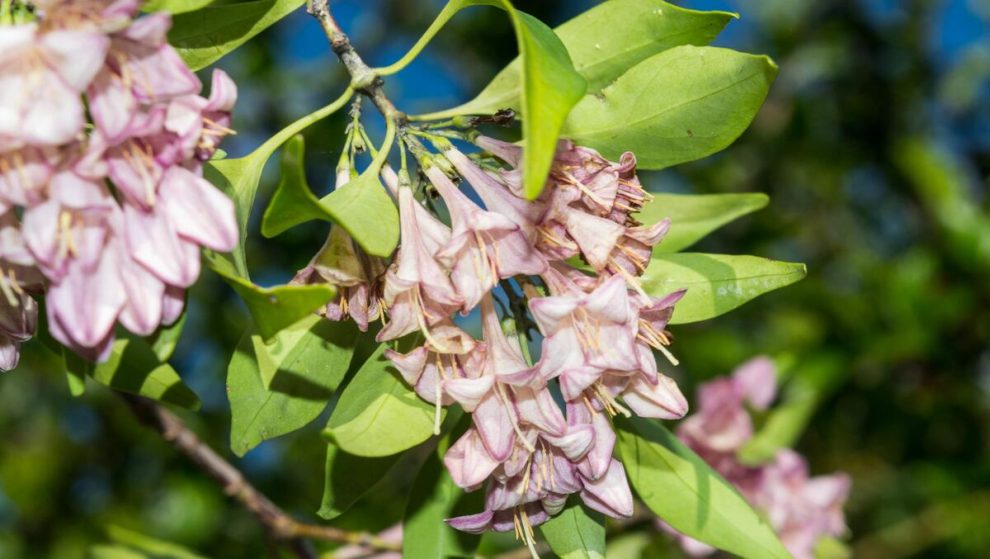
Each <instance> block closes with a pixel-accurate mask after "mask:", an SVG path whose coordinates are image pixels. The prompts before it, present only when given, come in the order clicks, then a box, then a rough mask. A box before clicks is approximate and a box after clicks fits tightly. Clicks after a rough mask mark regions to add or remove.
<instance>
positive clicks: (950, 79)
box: [0, 0, 990, 559]
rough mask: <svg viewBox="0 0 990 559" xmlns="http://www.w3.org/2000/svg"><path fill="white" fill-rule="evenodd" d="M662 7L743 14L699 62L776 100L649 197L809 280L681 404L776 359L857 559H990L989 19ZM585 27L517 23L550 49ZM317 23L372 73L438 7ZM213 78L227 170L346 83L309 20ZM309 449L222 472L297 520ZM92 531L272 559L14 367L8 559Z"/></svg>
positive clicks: (415, 74)
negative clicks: (739, 368) (221, 95)
mask: <svg viewBox="0 0 990 559" xmlns="http://www.w3.org/2000/svg"><path fill="white" fill-rule="evenodd" d="M676 3H678V4H680V5H683V6H686V7H693V8H698V9H727V10H731V11H736V12H740V14H741V16H742V17H741V19H740V20H738V21H734V22H732V23H731V24H730V25H729V27H728V29H727V30H726V31H725V32H724V33H723V34H722V35H721V36H720V37H719V39H718V40H717V41H716V44H717V45H721V46H728V47H732V48H735V49H738V50H744V51H749V52H756V53H767V54H770V55H771V56H772V57H773V58H774V59H775V60H776V61H777V62H778V63H779V65H780V76H779V78H778V80H777V82H776V84H775V85H774V87H773V89H772V90H771V94H770V98H769V99H768V101H767V103H766V105H765V106H764V107H763V109H762V111H761V112H760V114H759V116H758V117H757V119H756V121H755V122H754V124H753V126H752V127H751V128H750V130H749V131H747V132H746V133H745V134H744V135H743V136H742V137H741V138H740V139H739V140H738V141H737V142H736V143H735V144H734V145H732V146H731V147H730V148H729V149H727V150H725V151H724V152H722V153H720V154H718V155H716V156H714V157H711V158H708V159H706V160H704V161H700V162H695V163H691V164H687V165H682V166H679V167H677V168H674V169H669V170H665V171H661V172H651V173H643V174H642V175H641V178H643V179H644V181H645V182H646V183H647V184H649V185H650V187H651V188H652V189H655V190H665V191H671V192H694V193H722V192H766V193H767V194H769V195H770V197H771V203H770V206H769V207H768V208H767V209H765V210H763V211H761V212H759V213H757V214H754V215H753V216H750V217H747V218H744V219H742V220H740V221H739V222H736V223H734V224H732V225H731V226H729V227H727V228H725V229H723V230H721V231H719V232H717V233H716V234H715V235H713V236H712V237H710V238H708V239H706V240H704V241H703V242H702V243H701V244H700V245H698V246H697V247H696V248H697V249H699V250H704V251H707V252H726V253H740V254H759V255H765V256H770V257H773V258H779V259H783V260H790V261H802V262H806V263H807V264H808V268H809V275H808V278H807V279H805V280H804V281H802V282H800V283H799V284H797V285H795V286H792V287H789V288H786V289H784V290H782V291H779V292H774V293H772V294H770V295H767V296H764V297H763V298H760V299H757V300H756V301H754V302H752V303H750V304H748V305H746V306H744V307H743V308H741V309H739V310H738V311H735V312H733V313H731V314H729V315H727V316H724V317H721V318H719V319H716V320H713V321H709V322H705V323H700V324H696V325H691V326H686V327H678V328H676V329H675V330H674V333H675V335H676V337H677V343H676V349H677V354H678V356H679V357H680V358H681V360H682V362H683V363H684V365H683V366H682V368H681V369H682V370H681V377H680V378H681V379H683V380H682V382H683V385H684V386H685V387H686V388H685V391H686V392H687V393H689V394H690V393H692V392H693V389H692V388H691V386H692V384H693V383H694V382H697V381H700V380H703V379H706V378H709V377H713V376H716V375H721V374H725V373H727V372H728V371H729V370H731V368H732V367H733V366H734V365H735V364H737V363H739V362H741V361H743V360H744V359H746V358H748V357H751V356H753V355H756V354H760V353H768V354H770V355H773V356H775V357H777V358H779V359H780V360H781V362H782V363H786V364H788V369H789V371H790V374H791V377H792V378H793V379H802V378H804V379H811V380H810V381H808V382H810V385H811V386H814V387H815V389H814V391H812V392H810V395H809V396H808V397H807V400H808V401H807V402H805V404H804V408H803V409H805V410H806V412H807V413H810V414H811V416H810V423H809V426H808V428H807V430H806V431H805V432H804V433H803V435H802V436H801V437H800V439H799V442H798V445H797V448H798V449H799V450H800V451H801V452H802V453H805V454H806V455H807V456H808V457H809V459H810V461H811V464H812V469H813V472H814V473H828V472H832V471H836V470H843V471H846V472H849V473H850V474H851V475H852V477H853V480H854V489H853V494H852V497H851V499H850V501H849V503H848V506H847V509H846V510H847V516H848V522H849V526H850V529H851V535H850V537H849V542H850V546H851V549H852V550H853V552H854V556H855V557H862V558H864V559H874V558H876V559H881V558H882V559H894V558H900V557H930V558H950V559H951V558H982V557H988V556H990V281H988V277H990V200H988V199H987V198H988V196H987V194H988V190H990V189H988V185H990V183H988V177H990V1H988V0H761V1H759V2H742V1H722V0H708V1H704V0H697V1H687V0H684V1H678V2H676ZM592 4H593V2H587V1H574V0H531V1H521V0H520V1H517V2H516V5H517V6H518V7H520V8H521V9H524V10H526V11H529V12H531V13H533V14H535V15H537V16H538V17H540V18H541V19H543V20H544V21H546V22H547V23H549V24H552V25H555V24H557V23H560V22H562V21H565V20H566V19H568V18H569V17H571V16H573V15H575V14H577V13H579V12H580V11H582V10H583V9H586V8H587V7H589V6H591V5H592ZM331 6H332V7H333V8H334V10H335V13H336V15H337V16H338V19H339V20H340V22H341V24H342V25H343V27H344V29H345V30H347V31H348V32H349V34H350V35H351V36H352V39H353V41H354V43H355V44H356V46H357V47H358V48H359V49H360V51H361V52H362V53H363V54H364V55H365V57H366V58H367V59H368V61H369V63H371V64H373V65H374V64H379V65H380V64H385V63H389V62H391V61H393V60H395V59H397V58H398V57H399V56H401V54H402V53H403V52H404V51H405V49H406V48H407V47H408V46H409V45H410V44H411V43H412V42H413V41H414V40H415V38H416V37H417V36H418V34H419V33H420V32H421V30H422V29H424V28H425V27H426V26H427V25H428V24H429V22H430V21H431V19H432V17H433V15H434V14H435V13H436V12H437V11H438V10H439V8H440V6H441V2H438V1H434V0H331ZM511 33H512V32H511V28H510V27H509V26H508V24H507V23H506V21H505V19H504V17H503V16H502V15H501V14H499V13H498V12H496V11H492V10H481V9H478V10H471V11H468V12H465V13H463V14H461V15H459V16H458V17H457V18H455V19H454V20H453V22H452V23H451V24H449V25H448V27H447V29H445V30H444V32H443V33H442V34H441V35H440V36H439V38H438V39H437V40H435V41H434V43H433V44H432V46H431V47H430V48H429V49H428V50H427V51H426V52H425V54H424V55H422V56H421V57H420V58H419V59H418V60H417V61H416V62H415V63H414V64H412V65H411V66H410V67H409V68H408V69H407V70H406V71H405V72H403V73H402V74H400V75H399V76H395V77H392V78H389V80H388V83H387V91H388V93H389V95H390V96H391V97H392V98H393V99H394V100H395V101H396V104H397V105H398V106H399V107H400V108H402V109H404V110H406V111H408V112H412V113H415V112H420V111H425V110H428V109H439V108H443V107H445V106H450V105H452V104H455V103H457V102H460V101H464V100H467V99H468V98H470V97H471V96H472V95H473V94H474V93H475V92H476V91H478V90H479V89H480V88H481V86H482V85H484V84H485V83H486V82H487V80H488V79H490V77H491V76H492V75H494V73H495V72H496V71H497V70H498V69H499V68H500V67H501V66H502V65H503V64H504V63H506V62H507V61H508V60H510V59H511V58H512V57H513V56H514V55H515V52H514V48H515V47H514V44H515V43H514V40H513V38H512V34H511ZM219 65H220V67H222V68H224V69H225V70H227V71H228V72H229V73H230V74H231V75H232V76H233V77H234V79H235V80H236V81H237V82H238V84H239V85H240V92H241V101H240V103H239V106H238V109H237V113H236V118H235V128H236V129H237V130H239V135H238V136H236V137H234V138H233V139H232V140H231V141H230V142H229V143H228V144H227V145H226V148H227V150H228V151H229V152H230V153H231V154H232V155H235V156H236V155H240V154H243V153H246V152H248V151H250V150H251V149H252V148H253V147H254V146H256V145H257V144H259V143H260V142H261V141H262V140H263V139H264V138H265V137H267V135H269V134H271V133H272V132H273V131H274V130H277V129H278V128H280V127H282V126H284V125H285V124H286V123H288V122H290V121H291V120H293V119H295V118H297V117H298V116H300V115H303V114H306V113H308V112H310V111H311V110H313V109H315V108H317V107H319V106H321V105H323V104H324V103H326V102H327V100H330V99H332V98H334V97H336V95H337V93H338V92H339V91H341V90H342V88H343V87H344V85H345V82H346V80H345V77H344V74H343V72H342V70H341V68H340V66H339V64H338V63H337V62H336V60H335V58H334V57H333V56H332V53H330V51H329V49H328V47H327V45H326V42H325V39H324V37H323V35H322V32H321V31H320V29H319V26H318V25H317V24H316V23H315V22H314V21H311V20H310V19H309V18H308V16H306V15H305V13H303V12H299V13H297V14H294V15H293V16H290V17H289V18H287V19H286V20H284V21H283V22H281V23H280V24H278V25H277V26H275V27H274V28H272V29H270V30H268V31H266V32H265V33H264V34H262V35H261V36H260V37H259V38H258V39H257V40H254V41H251V42H250V43H248V44H247V45H246V46H244V47H242V48H241V49H239V50H238V51H237V52H236V53H234V54H233V55H230V56H228V57H226V58H225V59H223V60H222V61H221V62H220V64H219ZM369 124H370V125H371V129H372V131H373V132H374V131H375V123H374V122H373V121H371V122H370V123H369ZM342 127H343V121H342V119H341V118H331V119H329V120H327V121H324V122H323V123H320V124H319V125H318V126H315V127H313V128H312V129H311V130H310V131H309V132H307V149H308V153H307V159H308V171H309V178H310V182H311V184H313V185H314V187H316V188H323V189H327V188H329V184H330V180H331V176H332V173H331V170H332V167H333V165H334V164H335V162H336V159H337V156H338V155H339V150H340V145H341V142H340V138H341V132H342ZM275 167H277V166H276V165H270V166H269V169H268V174H266V180H265V181H264V183H263V190H262V193H261V196H260V201H261V202H262V203H263V202H264V201H266V199H267V196H268V194H270V192H271V188H272V186H273V183H274V179H275V176H274V175H275V172H276V169H275ZM254 230H255V231H256V230H257V229H256V228H255V229H254ZM324 234H325V226H320V225H309V226H304V227H300V228H297V229H294V230H292V231H291V232H289V233H287V234H286V235H283V236H282V237H280V238H278V239H276V240H270V241H269V240H261V239H260V238H256V239H252V241H251V242H250V244H249V261H250V262H251V263H252V267H253V268H254V272H253V273H254V275H255V276H256V279H258V280H259V281H260V282H262V283H264V282H276V281H285V280H286V279H287V278H288V277H290V276H291V274H292V273H293V271H294V270H296V269H298V268H300V267H301V266H303V265H305V263H306V261H307V260H308V259H309V256H310V255H311V254H312V253H313V252H314V251H315V250H316V249H317V248H318V247H319V246H320V244H321V243H322V239H323V235H324ZM192 299H193V301H192V304H191V305H190V306H191V313H190V316H189V320H188V323H187V326H186V330H185V333H184V335H183V338H182V340H181V342H180V347H179V350H178V352H177V356H176V358H175V359H174V364H175V365H176V368H177V369H179V370H180V372H181V373H182V374H183V376H184V378H185V379H186V381H187V383H188V384H189V385H190V386H191V387H192V388H193V389H194V390H195V391H196V392H197V393H198V394H199V395H200V396H201V398H202V399H203V402H204V405H203V409H202V411H201V412H200V413H198V414H183V415H184V417H185V418H186V419H187V420H188V421H189V422H190V424H191V425H193V426H194V428H195V429H196V430H197V431H198V432H199V433H200V434H202V435H203V437H204V438H205V439H206V440H208V441H209V442H211V443H212V444H213V445H214V446H215V447H216V448H219V449H223V450H224V451H225V452H226V448H227V438H228V436H229V425H230V418H229V408H228V405H227V401H226V396H225V392H224V378H225V375H226V360H227V358H228V356H229V355H230V354H231V352H232V348H233V345H234V344H235V343H236V342H237V339H238V338H239V336H240V333H241V330H242V329H243V325H244V323H245V316H246V313H245V311H244V309H243V307H242V306H241V305H240V304H239V302H238V301H237V299H236V297H234V296H233V294H232V293H231V291H230V290H229V289H228V288H227V287H226V286H224V285H223V284H222V283H220V282H219V281H217V280H216V279H215V278H214V277H204V280H203V281H202V282H201V284H200V285H198V286H197V287H196V288H195V289H194V290H193V293H192ZM321 423H322V421H320V420H318V421H317V422H315V423H314V424H313V425H311V426H310V427H309V428H307V429H305V430H302V431H299V432H297V433H295V434H292V435H290V436H287V437H284V438H282V439H278V440H275V441H271V442H268V443H265V444H263V445H261V446H260V447H259V448H258V449H256V450H254V451H253V452H251V453H250V454H248V455H247V457H246V458H244V459H243V460H236V463H237V464H238V465H239V466H240V467H242V468H243V470H244V471H245V472H246V473H247V475H248V477H249V478H250V480H251V481H252V482H254V483H255V484H256V485H257V486H258V487H259V488H261V489H262V490H264V491H266V492H268V493H269V494H270V495H272V496H274V498H275V500H276V501H277V502H278V503H279V504H281V505H282V506H284V507H285V508H286V509H287V510H289V511H291V512H293V513H294V514H296V515H297V516H298V517H300V518H304V519H309V520H315V515H314V512H315V510H316V509H317V508H318V506H319V502H320V497H321V495H322V491H323V461H324V451H325V447H324V446H323V443H322V442H321V440H320V438H319V434H318V431H319V428H320V426H321ZM227 454H228V455H229V452H227ZM411 461H413V462H414V460H413V459H411ZM414 466H415V464H414V463H412V464H410V467H409V468H403V467H401V466H400V468H397V469H396V470H395V471H393V473H392V475H391V476H390V477H389V478H388V479H387V480H385V482H383V483H382V484H381V485H380V486H379V487H378V488H376V489H375V490H374V491H373V492H372V493H371V494H370V495H369V496H368V498H367V499H366V504H364V505H359V506H356V507H355V508H354V510H352V511H351V512H348V513H347V514H345V515H344V516H342V517H341V518H340V519H338V521H336V522H337V524H338V525H340V526H343V527H351V528H362V529H377V528H384V527H387V526H388V525H390V524H391V523H393V522H395V521H396V520H398V519H399V518H400V517H401V512H402V506H403V500H404V499H403V497H402V496H404V495H405V494H406V493H407V490H408V487H409V484H410V483H411V477H412V474H413V473H414V470H415V467H414ZM108 526H120V527H124V528H128V529H132V530H137V531H139V532H143V533H145V534H150V535H153V536H154V537H156V538H160V539H163V540H168V541H172V542H176V543H180V544H182V545H184V546H187V547H188V548H190V549H195V550H196V551H197V552H199V553H201V554H202V555H204V556H208V557H223V558H242V557H263V556H266V553H267V552H266V551H265V550H266V544H265V540H264V535H263V532H262V530H261V529H260V528H259V526H258V525H257V524H256V523H255V521H254V519H253V518H252V517H251V516H250V515H249V514H248V513H246V512H244V511H243V510H241V509H240V508H238V507H237V506H236V505H233V504H232V503H231V502H230V501H228V500H227V499H226V498H225V497H224V495H223V494H222V493H221V492H220V491H219V489H218V488H217V487H216V486H215V485H214V484H212V483H211V482H210V481H209V480H207V479H205V478H204V477H203V476H202V475H201V474H200V472H199V471H198V470H196V469H195V468H193V467H191V466H190V465H189V464H188V463H187V462H185V461H184V460H183V459H182V458H181V457H179V456H176V455H175V454H174V453H173V452H172V451H171V449H170V448H169V447H168V446H167V445H165V444H164V443H162V442H161V441H160V440H159V439H158V438H157V436H156V435H154V434H153V433H151V432H150V431H146V430H145V429H144V428H143V427H141V426H139V425H137V424H136V423H135V421H134V419H133V418H132V416H131V415H130V412H129V411H128V410H127V408H126V407H125V406H124V405H123V404H122V402H121V401H119V399H118V398H116V397H115V396H113V395H112V394H110V393H109V392H108V391H107V390H105V389H102V388H100V387H97V386H92V387H91V388H90V390H88V392H87V394H86V395H85V396H83V397H81V398H79V399H73V398H71V397H70V396H69V393H68V389H67V387H66V381H65V377H64V375H63V374H62V373H61V371H60V369H59V367H58V363H57V362H56V361H54V360H53V359H52V358H51V356H50V355H47V354H45V353H44V350H43V349H41V348H40V347H35V346H29V347H28V349H27V351H26V355H25V358H24V365H23V366H22V367H21V368H20V369H19V370H17V371H15V372H13V373H9V374H6V375H4V376H3V377H0V558H21V557H24V558H44V557H51V558H57V559H65V558H75V557H85V556H86V553H87V549H88V548H89V547H90V546H91V545H93V544H96V543H100V542H103V541H106V540H107V535H106V530H107V527H108ZM620 537H621V538H627V539H628V538H630V537H637V538H642V536H634V535H620ZM652 539H653V540H654V541H652V543H651V544H650V545H649V546H648V547H647V548H646V549H645V550H644V551H642V554H643V555H645V556H649V557H671V558H676V557H680V556H681V555H679V552H678V551H677V550H676V549H674V548H673V547H672V546H670V545H669V544H668V543H667V542H666V539H665V538H664V537H663V536H660V535H656V536H652Z"/></svg>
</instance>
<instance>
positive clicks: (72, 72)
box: [0, 23, 109, 151]
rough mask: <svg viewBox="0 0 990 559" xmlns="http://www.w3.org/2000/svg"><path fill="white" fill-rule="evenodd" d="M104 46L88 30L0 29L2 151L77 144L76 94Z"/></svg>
mask: <svg viewBox="0 0 990 559" xmlns="http://www.w3.org/2000/svg"><path fill="white" fill-rule="evenodd" d="M108 45H109V40H108V39H107V38H106V37H105V36H103V35H102V34H100V33H96V32H91V31H74V30H55V31H48V32H41V31H39V28H38V25H37V24H33V23H32V24H24V25H13V26H3V27H0V151H7V150H10V149H14V148H18V147H22V146H24V145H38V146H54V145H59V144H65V143H68V142H71V141H73V140H75V139H76V138H77V137H78V136H79V134H80V133H81V132H82V128H83V124H84V123H85V116H84V112H83V102H82V97H81V95H80V93H81V92H82V91H83V90H85V89H86V86H87V85H89V83H90V81H91V80H92V79H93V76H94V75H95V74H96V73H97V71H99V69H100V66H101V65H102V64H103V58H104V56H105V55H106V52H107V48H108Z"/></svg>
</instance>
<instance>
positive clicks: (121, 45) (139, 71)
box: [87, 13, 201, 143]
mask: <svg viewBox="0 0 990 559" xmlns="http://www.w3.org/2000/svg"><path fill="white" fill-rule="evenodd" d="M171 25H172V20H171V18H170V17H169V16H168V14H164V13H156V14H151V15H147V16H144V17H142V18H140V19H137V20H136V21H134V23H132V24H131V25H130V26H128V27H127V28H125V29H123V30H122V31H120V32H118V33H114V34H113V35H112V36H111V39H112V41H111V44H110V50H109V53H108V55H107V58H106V64H105V65H104V66H103V69H102V70H101V71H100V72H99V73H98V74H97V75H96V77H95V78H94V79H93V82H92V84H90V86H89V88H88V90H87V93H88V97H89V108H90V113H91V114H92V115H93V122H94V123H95V124H96V127H97V129H98V130H99V131H100V133H101V134H102V136H103V137H104V138H106V140H107V141H108V142H110V143H115V142H117V141H119V140H120V139H121V138H123V137H125V136H128V135H130V134H131V131H130V126H132V124H133V123H134V122H135V119H136V118H138V116H139V113H140V112H141V110H142V109H143V108H145V107H148V106H150V105H153V104H155V103H160V102H167V101H170V100H172V99H175V98H177V97H181V96H184V95H190V94H194V93H196V92H198V91H199V90H200V87H201V86H200V83H199V79H198V78H196V75H195V74H193V73H192V72H191V71H190V70H189V68H188V67H186V65H185V63H183V62H182V59H181V58H179V55H178V54H177V53H176V52H175V49H173V48H172V47H171V46H170V45H169V44H168V42H167V40H166V36H165V34H166V33H167V32H168V29H169V27H171Z"/></svg>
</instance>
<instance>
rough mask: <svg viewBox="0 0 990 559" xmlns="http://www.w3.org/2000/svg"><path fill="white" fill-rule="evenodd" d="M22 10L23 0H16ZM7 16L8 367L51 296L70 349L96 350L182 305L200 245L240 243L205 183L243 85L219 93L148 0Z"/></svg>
mask: <svg viewBox="0 0 990 559" xmlns="http://www.w3.org/2000/svg"><path fill="white" fill-rule="evenodd" d="M15 4H16V2H15ZM32 5H33V11H25V12H24V13H25V14H28V16H29V17H26V18H19V20H21V21H19V22H17V23H13V22H10V24H8V25H0V239H2V243H0V369H3V370H7V369H10V368H13V367H14V366H15V365H16V363H17V350H18V344H19V343H20V342H22V341H23V340H25V339H27V338H29V337H30V336H31V334H32V333H33V330H34V326H35V323H36V321H37V305H36V304H35V302H34V301H33V300H31V297H30V295H29V294H36V295H40V294H41V293H44V297H45V303H46V304H45V308H46V312H47V318H48V326H49V330H50V332H51V334H52V335H53V336H54V337H55V338H56V339H57V340H58V341H60V342H61V343H63V344H65V345H66V346H68V347H70V348H72V349H73V350H75V351H77V352H78V353H80V354H81V355H83V356H85V357H88V358H90V359H101V358H104V357H105V356H106V355H107V352H108V350H109V348H110V346H111V342H112V341H113V337H114V334H113V330H114V325H115V324H116V323H117V322H118V321H119V322H120V324H121V325H123V326H124V327H125V328H127V329H128V330H130V331H131V332H133V333H135V334H138V335H148V334H151V333H152V332H154V331H155V329H156V328H158V327H159V325H161V324H170V323H171V322H173V321H175V320H176V319H177V317H178V316H179V315H180V314H181V312H182V308H183V305H184V297H185V288H187V287H188V286H190V285H191V284H192V283H193V282H194V281H195V280H196V278H197V277H198V276H199V271H200V256H199V250H200V247H208V248H211V249H214V250H219V251H227V250H230V249H232V248H233V247H234V245H235V244H236V241H237V226H236V221H235V218H234V207H233V203H232V202H231V201H230V199H229V198H227V197H226V196H225V195H224V194H223V193H221V192H220V191H219V190H217V189H216V188H214V187H213V186H212V185H210V184H209V183H208V182H207V181H206V180H204V179H203V178H202V164H203V162H204V161H206V160H208V159H209V158H210V157H211V156H212V155H213V153H214V152H215V151H216V149H217V145H218V144H219V142H220V140H221V139H222V138H223V137H224V136H225V135H227V134H228V133H230V132H231V130H230V128H229V124H230V111H231V109H232V108H233V105H234V102H235V100H236V97H237V90H236V87H235V86H234V83H233V82H232V81H231V80H230V78H228V77H227V75H226V74H224V73H223V72H221V71H215V73H214V74H213V83H212V88H211V91H210V96H209V98H203V97H200V96H199V95H198V94H199V92H200V90H201V89H202V84H201V83H200V81H199V79H198V78H197V77H196V76H195V74H193V73H192V72H191V71H190V70H189V68H188V67H187V66H186V65H185V64H184V63H183V61H182V59H181V58H179V56H178V54H177V53H176V52H175V50H174V49H173V48H172V47H170V46H169V45H168V43H167V42H166V32H167V31H168V29H169V27H170V26H171V20H170V18H169V16H168V15H166V14H151V15H147V16H144V17H141V18H138V19H135V16H136V14H137V11H138V7H139V5H138V0H117V1H115V2H110V1H108V0H43V1H34V2H32Z"/></svg>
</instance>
